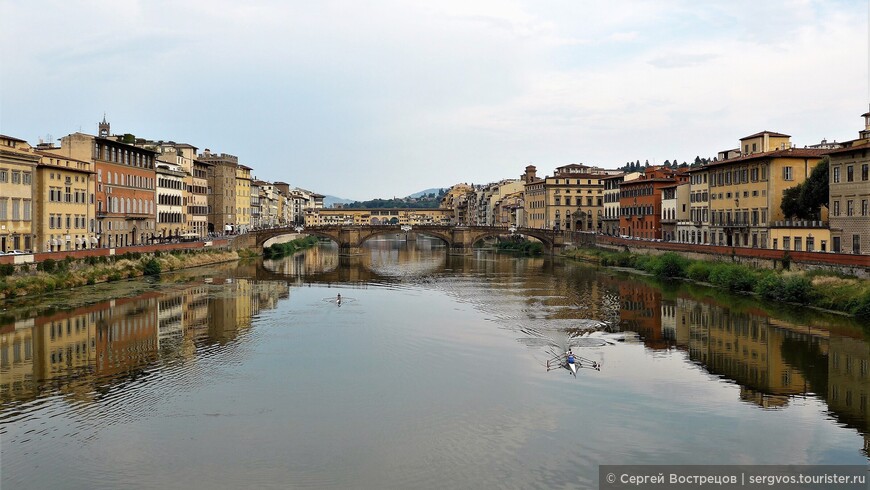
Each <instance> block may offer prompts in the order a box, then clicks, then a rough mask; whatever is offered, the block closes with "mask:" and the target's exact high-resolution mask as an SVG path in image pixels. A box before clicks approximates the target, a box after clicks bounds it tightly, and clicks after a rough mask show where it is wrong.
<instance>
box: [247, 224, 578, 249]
mask: <svg viewBox="0 0 870 490" xmlns="http://www.w3.org/2000/svg"><path fill="white" fill-rule="evenodd" d="M295 233H297V232H296V229H295V228H292V227H286V228H269V229H265V230H258V231H254V232H251V233H248V234H246V235H243V236H239V237H237V238H236V240H234V248H236V249H239V248H257V249H261V248H263V244H265V243H266V242H267V241H268V240H269V239H271V238H274V237H277V236H281V235H288V234H295ZM301 233H302V234H304V235H314V236H318V237H323V238H328V239H330V240H332V241H334V242H335V243H337V244H338V248H339V254H340V255H359V254H360V253H361V251H360V247H362V245H363V243H365V242H366V240H369V239H371V238H374V237H377V236H382V235H397V234H405V233H406V231H404V230H402V229H401V228H400V227H399V226H398V225H327V226H312V227H308V228H305V229H304V230H302V232H301ZM411 233H417V234H420V235H427V236H431V237H434V238H438V239H440V240H442V241H443V242H444V243H445V244H447V248H448V250H449V252H450V253H451V254H454V255H468V254H471V253H472V247H473V246H474V244H475V243H476V242H478V241H480V240H483V239H486V238H490V237H497V236H504V235H509V234H511V232H510V231H509V230H508V228H504V227H499V226H446V225H415V226H414V227H413V228H412V229H411ZM515 233H516V234H517V235H525V236H530V237H534V238H536V239H537V240H539V241H540V242H541V243H542V244H543V245H544V251H545V252H546V253H549V254H554V253H555V252H556V251H557V250H558V249H559V248H561V247H563V246H564V245H565V238H564V236H563V234H562V233H560V232H556V231H550V230H541V229H537V228H518V229H517V230H516V232H515Z"/></svg>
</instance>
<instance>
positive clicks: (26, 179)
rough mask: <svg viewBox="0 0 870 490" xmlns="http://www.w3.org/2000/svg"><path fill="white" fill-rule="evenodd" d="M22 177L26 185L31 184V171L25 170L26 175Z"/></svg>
mask: <svg viewBox="0 0 870 490" xmlns="http://www.w3.org/2000/svg"><path fill="white" fill-rule="evenodd" d="M22 177H23V179H22V183H23V184H24V185H30V172H24V175H23V176H22Z"/></svg>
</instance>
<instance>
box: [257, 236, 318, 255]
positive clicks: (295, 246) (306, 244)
mask: <svg viewBox="0 0 870 490" xmlns="http://www.w3.org/2000/svg"><path fill="white" fill-rule="evenodd" d="M318 242H319V240H318V238H317V237H316V236H314V235H310V236H307V237H305V238H296V239H294V240H291V241H289V242H284V243H275V244H272V245H271V246H269V247H266V248H264V249H263V258H266V259H278V258H281V257H284V256H285V255H292V254H294V253H296V252H298V251H300V250H305V249H306V248H311V247H314V246H316V245H317V244H318Z"/></svg>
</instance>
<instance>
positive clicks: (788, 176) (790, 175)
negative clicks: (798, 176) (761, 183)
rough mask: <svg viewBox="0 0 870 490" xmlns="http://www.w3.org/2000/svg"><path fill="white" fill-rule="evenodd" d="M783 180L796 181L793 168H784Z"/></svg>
mask: <svg viewBox="0 0 870 490" xmlns="http://www.w3.org/2000/svg"><path fill="white" fill-rule="evenodd" d="M782 179H783V180H794V170H793V169H792V168H791V167H782Z"/></svg>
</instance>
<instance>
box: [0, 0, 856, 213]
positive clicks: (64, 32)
mask: <svg viewBox="0 0 870 490" xmlns="http://www.w3.org/2000/svg"><path fill="white" fill-rule="evenodd" d="M0 11H2V12H3V14H2V16H0V48H2V53H3V55H2V59H0V132H2V133H3V134H6V135H10V136H15V137H18V138H22V139H25V140H27V141H29V142H31V143H32V144H35V143H37V142H38V140H39V139H40V138H42V139H46V138H48V137H51V138H52V139H57V138H60V137H61V136H63V135H66V134H68V133H71V132H75V131H83V132H86V133H91V134H94V133H95V132H96V123H97V122H98V121H99V120H100V119H102V117H103V113H105V114H106V116H107V118H108V120H109V122H110V123H111V124H112V132H113V133H118V134H121V133H133V134H135V135H136V136H138V137H144V138H150V139H164V140H174V141H176V142H184V143H189V144H192V145H194V146H197V147H199V149H200V151H202V150H203V149H205V148H209V149H211V150H212V151H213V152H224V153H231V154H234V155H237V156H238V157H239V159H240V162H241V163H244V164H245V165H248V166H250V167H253V168H254V173H255V175H256V176H257V177H259V178H262V179H266V180H283V181H286V182H289V183H291V185H294V186H299V187H304V188H307V189H310V190H314V191H316V192H320V193H322V194H329V195H336V196H339V197H345V198H351V199H369V198H374V197H392V196H399V197H401V196H405V195H408V194H411V193H413V192H417V191H420V190H423V189H426V188H430V187H447V186H449V185H452V184H454V183H457V182H467V183H486V182H491V181H497V180H500V179H503V178H516V177H518V176H519V175H520V173H522V171H523V169H524V168H525V166H526V165H529V164H534V165H536V166H537V167H538V174H539V175H543V174H552V171H553V169H554V168H555V167H558V166H561V165H566V164H569V163H586V164H593V165H599V166H603V167H607V168H615V167H618V166H621V165H623V164H625V162H627V161H629V160H632V161H634V160H640V161H641V162H643V161H645V160H649V161H650V162H651V163H662V162H664V160H665V159H669V160H674V159H678V160H679V161H684V160H686V161H691V160H693V159H694V158H695V156H696V155H700V156H702V157H703V156H707V157H712V156H715V154H716V152H717V151H719V150H723V149H726V148H734V147H736V146H737V144H738V139H739V138H740V137H743V136H747V135H749V134H752V133H755V132H758V131H761V130H765V129H767V130H771V131H778V132H784V133H786V134H789V135H791V136H792V142H794V143H795V144H796V145H798V146H804V145H809V144H814V143H818V142H819V141H820V140H821V139H822V138H827V139H828V140H834V139H836V140H838V141H842V140H848V139H854V138H856V137H857V134H858V133H857V132H858V130H860V129H863V120H862V119H861V118H860V117H859V116H860V115H861V114H862V113H864V112H866V111H867V108H868V91H870V90H868V72H867V67H868V50H867V46H868V32H867V26H868V3H867V0H860V1H858V0H853V1H836V0H824V1H821V0H820V1H812V0H807V1H798V0H795V1H787V0H782V1H781V0H763V1H758V0H753V1H742V0H723V1H706V0H705V1H697V0H666V1H650V0H646V1H636V2H634V1H631V2H629V1H613V0H609V1H600V2H599V1H588V0H566V1H558V0H545V1H542V0H529V1H474V0H437V1H431V2H428V1H426V2H424V1H390V0H366V1H359V0H348V1H330V0H315V1H311V0H306V1H284V0H275V1H250V2H240V1H236V0H201V1H200V0H190V1H159V0H140V1H135V0H111V1H98V0H82V1H73V0H62V1H34V0H0Z"/></svg>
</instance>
